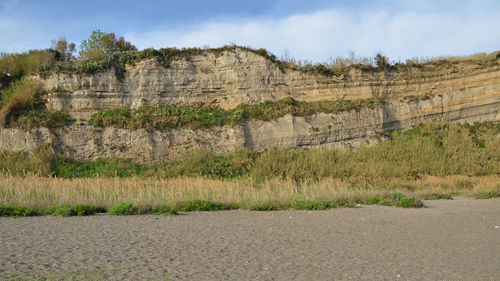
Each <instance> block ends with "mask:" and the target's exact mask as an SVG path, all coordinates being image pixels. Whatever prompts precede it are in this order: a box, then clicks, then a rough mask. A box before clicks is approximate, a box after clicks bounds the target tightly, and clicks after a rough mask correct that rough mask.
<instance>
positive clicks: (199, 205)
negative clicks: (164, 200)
mask: <svg viewBox="0 0 500 281" xmlns="http://www.w3.org/2000/svg"><path fill="white" fill-rule="evenodd" d="M238 208H239V206H238V205H236V204H228V203H222V202H213V201H208V200H190V201H184V202H182V203H180V204H178V205H177V210H179V211H181V212H192V211H223V210H232V209H238Z"/></svg>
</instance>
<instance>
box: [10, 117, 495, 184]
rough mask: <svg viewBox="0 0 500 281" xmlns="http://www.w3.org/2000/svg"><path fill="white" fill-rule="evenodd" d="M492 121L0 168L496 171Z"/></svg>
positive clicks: (300, 175) (47, 153)
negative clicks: (141, 158)
mask: <svg viewBox="0 0 500 281" xmlns="http://www.w3.org/2000/svg"><path fill="white" fill-rule="evenodd" d="M499 134H500V123H498V122H496V123H491V122H487V123H481V124H476V125H458V124H453V123H447V122H433V123H425V124H422V125H419V126H416V127H415V128H413V129H411V130H408V131H404V132H394V133H392V134H390V135H387V137H389V138H390V139H389V140H387V141H385V142H382V143H380V144H378V145H375V146H367V147H361V148H360V149H357V150H327V149H314V150H302V149H269V150H266V151H264V152H260V153H257V152H250V151H248V150H238V151H236V152H234V153H230V154H227V155H222V156H215V155H213V154H212V153H210V152H209V151H208V150H198V151H195V152H192V153H189V154H186V155H185V156H184V157H182V159H180V160H177V161H167V162H164V163H157V164H151V165H142V164H138V163H134V162H133V161H132V160H126V159H117V158H110V159H97V160H92V161H74V160H68V159H65V158H61V157H59V156H56V155H54V154H53V153H52V148H51V147H39V148H38V150H36V151H35V152H34V153H33V154H32V155H29V156H28V155H26V154H24V153H19V152H6V151H4V152H0V171H3V172H9V173H11V174H13V175H20V176H22V175H25V174H27V173H35V174H38V175H43V176H56V177H63V178H77V177H90V178H92V177H141V178H174V177H179V176H181V177H207V178H215V179H235V178H252V179H254V180H256V181H259V180H261V181H262V180H265V179H272V178H279V179H292V180H295V181H298V182H300V181H318V180H322V179H327V178H336V179H351V178H368V179H370V178H385V179H387V178H401V179H407V178H413V179H415V178H419V177H423V176H427V175H431V176H439V177H443V176H450V175H464V176H484V175H497V174H500V138H499V137H498V135H499Z"/></svg>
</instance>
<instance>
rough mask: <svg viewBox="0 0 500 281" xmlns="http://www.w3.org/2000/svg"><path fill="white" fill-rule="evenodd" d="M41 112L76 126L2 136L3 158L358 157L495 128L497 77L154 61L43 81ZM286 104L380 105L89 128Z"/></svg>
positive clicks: (470, 67)
mask: <svg viewBox="0 0 500 281" xmlns="http://www.w3.org/2000/svg"><path fill="white" fill-rule="evenodd" d="M39 79H40V81H41V84H42V87H43V88H44V89H45V90H46V91H47V92H48V94H47V96H46V97H45V103H46V107H47V108H48V109H50V110H53V111H67V112H69V113H70V114H71V115H72V116H74V117H76V118H79V119H80V121H78V122H77V124H74V125H71V126H65V127H60V128H33V129H31V130H29V131H26V130H23V129H20V128H3V129H0V149H9V150H16V151H28V152H29V151H32V150H33V149H35V148H36V147H38V146H39V145H42V144H50V145H52V147H53V148H54V150H55V151H57V152H59V153H61V154H63V155H65V156H67V157H70V158H73V159H93V158H98V157H110V156H117V157H125V158H134V159H136V160H137V161H140V162H145V163H146V162H156V161H162V160H165V159H171V158H176V157H178V156H179V155H181V154H182V153H184V152H186V151H189V150H192V149H195V148H198V147H206V148H209V149H210V150H212V151H213V152H215V153H217V154H222V153H226V152H230V151H233V150H234V149H237V148H243V147H247V148H249V149H252V150H263V149H266V148H270V147H305V148H312V147H328V148H345V147H357V146H360V145H363V144H371V143H377V142H379V141H380V140H381V139H382V137H381V133H383V132H387V131H392V130H402V129H406V128H409V127H411V126H413V125H415V124H418V123H421V122H422V121H424V120H450V121H456V122H474V121H498V120H499V119H500V115H499V113H500V69H499V67H498V65H497V64H496V63H495V64H493V65H487V66H484V65H479V64H472V63H461V64H449V65H435V66H430V67H427V68H426V69H422V68H418V67H403V68H395V69H392V70H390V71H374V70H363V69H360V68H351V69H350V70H349V71H347V72H345V73H342V74H340V75H338V76H324V75H321V74H318V73H316V72H307V71H303V70H300V69H293V68H288V67H285V68H283V67H282V66H280V65H277V64H276V63H275V62H273V61H270V60H268V59H266V57H264V56H260V55H258V54H256V53H254V52H249V51H247V50H245V49H240V48H235V49H232V50H227V51H224V52H221V53H213V52H205V53H202V54H199V55H195V56H191V57H188V58H182V59H178V60H174V61H172V62H171V63H170V66H169V67H168V68H165V67H163V66H162V65H161V64H160V63H159V62H158V61H157V60H155V59H154V58H149V59H144V60H142V61H140V62H137V63H135V64H132V65H127V66H126V67H125V72H124V73H123V76H121V77H119V76H117V75H116V73H115V70H114V69H110V70H107V71H104V72H100V73H96V74H93V75H84V74H63V73H56V74H52V75H50V76H49V77H46V78H41V77H39ZM285 97H292V98H294V99H295V100H298V101H307V102H316V101H334V100H359V99H379V100H383V101H384V103H383V104H381V105H379V106H376V107H375V108H356V109H353V110H350V111H344V112H338V113H322V112H318V113H314V114H311V115H308V116H292V115H290V114H289V115H285V116H282V117H280V118H277V119H275V120H268V121H262V120H246V121H245V122H243V123H242V124H238V125H235V126H229V125H227V126H222V127H213V128H206V129H196V130H194V129H188V128H172V129H167V130H161V131H158V130H153V131H151V130H150V131H148V130H145V129H137V130H127V129H119V128H115V127H105V128H99V127H95V126H91V125H89V124H88V122H87V120H88V119H89V118H90V116H91V115H92V114H94V113H96V112H97V111H99V110H106V109H114V108H140V107H141V106H143V105H155V104H171V105H176V106H204V107H218V108H224V109H231V108H234V107H236V106H238V105H239V104H242V103H247V104H259V103H263V102H264V101H266V100H269V101H277V100H280V99H282V98H285Z"/></svg>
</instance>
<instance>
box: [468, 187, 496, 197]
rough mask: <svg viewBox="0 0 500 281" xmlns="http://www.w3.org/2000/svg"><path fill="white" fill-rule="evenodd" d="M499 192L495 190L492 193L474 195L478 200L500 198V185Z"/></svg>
mask: <svg viewBox="0 0 500 281" xmlns="http://www.w3.org/2000/svg"><path fill="white" fill-rule="evenodd" d="M496 189H497V190H493V191H490V192H481V193H477V194H475V195H474V198H476V199H491V198H497V197H500V185H497V188H496Z"/></svg>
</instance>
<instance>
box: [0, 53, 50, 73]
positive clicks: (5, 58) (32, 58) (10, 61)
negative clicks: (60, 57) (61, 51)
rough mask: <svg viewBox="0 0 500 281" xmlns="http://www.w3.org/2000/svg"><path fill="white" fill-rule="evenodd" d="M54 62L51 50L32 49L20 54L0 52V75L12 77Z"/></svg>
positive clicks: (31, 71)
mask: <svg viewBox="0 0 500 281" xmlns="http://www.w3.org/2000/svg"><path fill="white" fill-rule="evenodd" d="M55 62H56V59H55V53H54V51H52V50H32V51H29V52H27V53H21V54H0V75H6V74H8V76H10V77H12V78H19V77H21V76H25V75H29V74H33V73H35V72H37V71H38V70H39V68H40V66H53V65H54V63H55Z"/></svg>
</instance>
